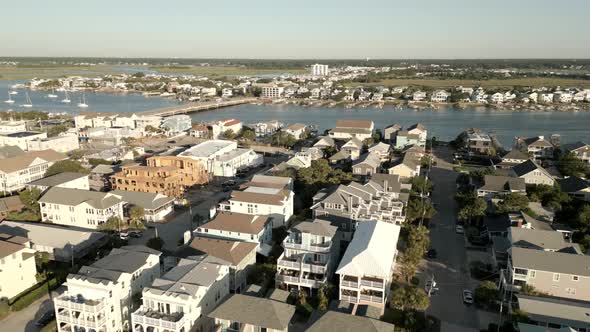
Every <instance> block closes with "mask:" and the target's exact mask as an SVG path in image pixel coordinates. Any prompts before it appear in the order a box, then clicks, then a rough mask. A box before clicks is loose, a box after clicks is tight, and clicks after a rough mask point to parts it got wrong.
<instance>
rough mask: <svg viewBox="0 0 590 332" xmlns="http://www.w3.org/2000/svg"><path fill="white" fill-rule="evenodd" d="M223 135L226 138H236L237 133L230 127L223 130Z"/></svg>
mask: <svg viewBox="0 0 590 332" xmlns="http://www.w3.org/2000/svg"><path fill="white" fill-rule="evenodd" d="M222 137H223V138H225V139H234V138H236V133H234V131H233V130H231V129H228V130H226V131H224V132H223V134H222Z"/></svg>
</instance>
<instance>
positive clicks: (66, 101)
mask: <svg viewBox="0 0 590 332" xmlns="http://www.w3.org/2000/svg"><path fill="white" fill-rule="evenodd" d="M61 102H62V103H64V104H69V103H71V102H72V101H71V100H70V97H69V96H68V92H67V91H66V96H65V97H64V99H62V100H61Z"/></svg>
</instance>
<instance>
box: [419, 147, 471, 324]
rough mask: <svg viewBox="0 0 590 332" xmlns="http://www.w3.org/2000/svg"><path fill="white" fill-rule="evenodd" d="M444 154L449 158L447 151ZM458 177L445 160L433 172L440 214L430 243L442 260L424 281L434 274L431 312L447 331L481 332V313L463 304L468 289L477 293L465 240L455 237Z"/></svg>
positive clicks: (427, 271) (431, 265) (428, 268)
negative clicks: (469, 269)
mask: <svg viewBox="0 0 590 332" xmlns="http://www.w3.org/2000/svg"><path fill="white" fill-rule="evenodd" d="M440 152H441V153H443V154H445V156H446V153H445V152H446V151H440ZM445 159H446V158H445ZM457 175H458V174H457V173H456V172H454V171H453V170H452V167H451V164H449V163H448V162H446V161H444V160H441V159H439V160H437V166H436V167H433V168H432V170H431V172H430V179H431V180H432V182H433V183H434V192H433V193H432V200H433V202H434V203H435V205H436V206H437V210H438V211H437V214H436V216H435V217H434V218H433V220H432V221H431V223H430V225H431V226H430V227H431V229H430V241H431V247H432V248H434V249H436V250H437V252H438V258H436V259H434V260H429V261H427V263H426V265H425V267H424V268H423V270H422V271H421V273H420V277H421V279H422V281H423V283H424V282H425V280H427V279H430V278H431V277H432V275H433V274H434V277H435V280H436V282H437V286H438V288H439V291H438V292H437V294H436V295H434V296H432V297H431V306H430V308H428V310H427V313H428V314H429V315H433V316H435V317H437V318H439V319H441V320H442V321H443V322H444V324H442V326H443V327H444V326H461V327H463V328H467V330H469V329H473V330H474V331H475V330H477V331H478V330H479V320H478V315H477V310H476V309H475V308H474V307H473V306H466V305H465V304H463V300H462V296H461V291H462V290H463V289H464V288H470V289H473V287H474V284H473V283H472V281H471V280H470V277H469V271H468V267H467V256H466V252H465V247H464V240H463V236H461V235H459V234H456V233H455V220H456V203H455V200H454V196H455V191H456V186H455V180H456V177H457ZM447 330H449V331H450V330H452V329H447ZM443 332H444V329H443Z"/></svg>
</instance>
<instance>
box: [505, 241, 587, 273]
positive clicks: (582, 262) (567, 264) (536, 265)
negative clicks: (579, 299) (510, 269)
mask: <svg viewBox="0 0 590 332" xmlns="http://www.w3.org/2000/svg"><path fill="white" fill-rule="evenodd" d="M511 255H512V263H513V264H512V265H513V266H514V267H520V268H525V269H533V270H537V271H548V272H554V273H564V274H570V275H577V276H585V277H590V256H586V255H576V254H566V253H560V252H551V251H542V250H535V249H525V248H519V247H513V248H512V249H511Z"/></svg>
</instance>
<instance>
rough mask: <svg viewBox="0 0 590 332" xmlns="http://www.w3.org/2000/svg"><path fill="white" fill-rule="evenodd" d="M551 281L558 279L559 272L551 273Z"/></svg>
mask: <svg viewBox="0 0 590 332" xmlns="http://www.w3.org/2000/svg"><path fill="white" fill-rule="evenodd" d="M553 281H559V273H553Z"/></svg>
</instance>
